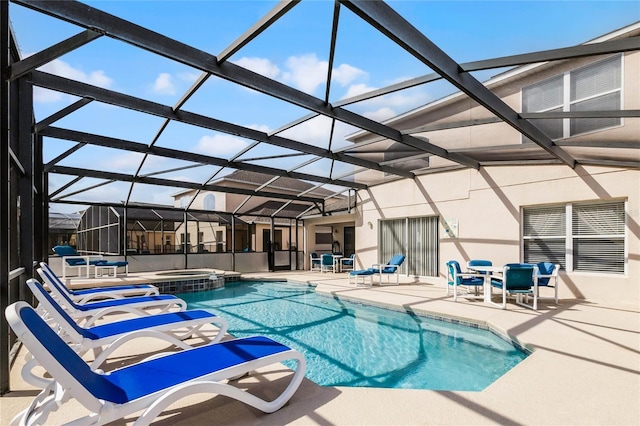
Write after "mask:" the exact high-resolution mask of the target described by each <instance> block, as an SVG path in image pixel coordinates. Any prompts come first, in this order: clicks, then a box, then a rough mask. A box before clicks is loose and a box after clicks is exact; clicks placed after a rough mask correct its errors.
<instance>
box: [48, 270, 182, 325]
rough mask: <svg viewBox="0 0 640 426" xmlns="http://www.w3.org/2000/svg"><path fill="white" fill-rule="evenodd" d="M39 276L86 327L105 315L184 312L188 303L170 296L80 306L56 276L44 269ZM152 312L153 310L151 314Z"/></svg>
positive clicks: (56, 297) (108, 301)
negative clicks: (176, 310) (61, 286)
mask: <svg viewBox="0 0 640 426" xmlns="http://www.w3.org/2000/svg"><path fill="white" fill-rule="evenodd" d="M38 274H39V275H40V276H41V277H42V279H43V280H44V282H45V283H46V284H47V286H48V287H49V289H50V290H51V294H52V295H53V297H54V299H56V301H58V303H60V305H61V306H62V307H63V308H64V309H65V310H66V311H67V313H68V314H69V316H71V318H73V319H74V320H76V321H78V322H79V321H85V323H84V325H85V326H90V325H93V323H94V322H95V321H97V320H98V319H100V318H103V317H104V316H105V315H110V314H113V313H130V314H134V315H137V316H144V315H151V314H152V313H157V312H158V311H159V312H168V311H169V310H171V309H175V308H177V309H178V310H180V311H184V310H185V309H186V308H187V302H185V301H184V300H182V299H180V298H178V297H176V296H173V295H170V294H161V295H159V296H139V297H127V298H124V299H113V300H104V301H99V302H90V303H85V304H82V305H81V304H79V303H76V302H74V301H73V300H71V298H70V297H69V296H67V294H66V293H65V292H64V290H63V289H62V288H60V285H59V284H58V281H57V277H56V276H55V274H53V275H52V274H51V273H50V272H49V271H46V270H44V269H42V268H38ZM150 310H153V312H151V311H150Z"/></svg>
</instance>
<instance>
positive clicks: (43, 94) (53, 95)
mask: <svg viewBox="0 0 640 426" xmlns="http://www.w3.org/2000/svg"><path fill="white" fill-rule="evenodd" d="M62 99H64V94H63V93H60V92H56V91H55V90H49V89H44V88H42V87H37V86H34V87H33V101H34V102H36V103H41V104H49V103H53V102H58V101H61V100H62Z"/></svg>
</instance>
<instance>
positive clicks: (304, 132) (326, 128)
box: [280, 115, 331, 148]
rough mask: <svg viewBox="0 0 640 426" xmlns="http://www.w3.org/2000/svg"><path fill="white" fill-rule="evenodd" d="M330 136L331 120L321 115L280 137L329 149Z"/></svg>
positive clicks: (281, 134)
mask: <svg viewBox="0 0 640 426" xmlns="http://www.w3.org/2000/svg"><path fill="white" fill-rule="evenodd" d="M330 134H331V119H330V118H329V117H325V116H322V115H321V116H318V117H315V118H313V119H311V120H308V121H305V122H304V123H301V124H298V125H297V126H295V127H292V128H291V129H287V130H285V131H284V132H282V133H280V136H283V137H285V138H290V139H293V140H296V141H300V142H304V143H307V144H312V145H315V146H319V147H322V148H327V146H328V145H329V135H330Z"/></svg>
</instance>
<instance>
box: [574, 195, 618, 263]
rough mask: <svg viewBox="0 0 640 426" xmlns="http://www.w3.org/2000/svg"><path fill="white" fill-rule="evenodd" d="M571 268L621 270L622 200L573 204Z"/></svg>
mask: <svg viewBox="0 0 640 426" xmlns="http://www.w3.org/2000/svg"><path fill="white" fill-rule="evenodd" d="M572 219H573V220H572V222H573V253H574V254H573V256H574V270H576V271H598V272H612V273H624V226H625V212H624V203H622V202H616V203H598V204H576V205H574V206H573V218H572Z"/></svg>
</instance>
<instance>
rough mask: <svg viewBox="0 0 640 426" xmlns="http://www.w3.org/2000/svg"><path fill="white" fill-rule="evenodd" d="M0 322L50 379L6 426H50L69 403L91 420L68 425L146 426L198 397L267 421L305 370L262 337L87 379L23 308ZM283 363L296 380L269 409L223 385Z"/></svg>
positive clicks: (84, 367) (74, 358)
mask: <svg viewBox="0 0 640 426" xmlns="http://www.w3.org/2000/svg"><path fill="white" fill-rule="evenodd" d="M5 317H6V319H7V322H8V323H9V326H10V327H11V328H12V329H13V331H14V332H15V333H16V335H18V336H20V340H21V341H22V343H23V344H24V345H25V347H26V348H27V349H28V350H29V352H31V354H32V355H33V356H34V357H35V358H36V359H37V360H38V362H39V363H40V365H42V366H43V367H44V368H45V369H46V371H47V372H48V373H49V374H50V375H51V378H52V382H51V383H50V384H49V385H47V387H45V388H44V389H43V390H42V391H41V392H40V393H39V394H38V395H37V396H36V397H35V399H34V400H33V401H32V402H31V404H29V406H28V407H27V408H26V409H25V410H23V411H22V412H20V413H19V414H18V415H17V416H16V417H14V418H13V420H12V421H11V424H12V425H17V424H23V425H26V424H47V423H50V422H48V421H47V419H48V417H49V415H50V414H51V413H52V412H53V411H56V410H58V409H59V408H60V409H62V410H69V408H70V407H69V406H68V405H67V404H66V403H67V402H68V401H69V400H70V399H75V400H76V401H77V402H79V403H80V404H81V405H82V406H83V407H84V408H86V410H88V412H89V414H87V415H85V413H86V412H84V410H80V411H79V412H77V413H79V415H83V416H84V417H81V418H78V419H75V420H74V421H73V424H96V425H102V424H106V423H111V422H113V421H115V420H118V419H122V418H124V417H127V416H130V415H132V414H135V413H139V412H142V413H141V414H140V415H139V417H138V418H137V420H136V422H135V424H136V425H148V424H149V423H151V422H152V421H153V420H154V419H155V418H156V417H157V416H158V415H159V414H160V413H161V412H162V411H163V410H165V409H166V408H168V407H169V406H170V405H171V404H173V403H175V402H176V401H179V400H182V399H184V398H188V397H190V396H192V395H195V394H202V393H210V394H216V395H222V396H227V397H230V398H233V399H236V400H238V401H240V402H243V403H245V404H248V405H250V406H252V407H254V408H257V409H259V410H261V411H263V412H265V413H272V412H274V411H276V410H278V409H280V408H281V407H282V406H283V405H284V404H285V403H286V402H287V401H289V399H290V398H291V397H292V396H293V394H294V393H295V392H296V390H297V389H298V387H299V386H300V383H301V382H302V379H303V378H304V373H305V370H306V361H305V358H304V355H302V354H301V353H300V352H298V351H296V350H294V349H291V348H289V347H287V346H285V345H283V344H281V343H278V342H276V341H274V340H272V339H270V338H268V337H264V336H254V337H246V338H240V339H233V340H227V341H224V342H219V343H213V344H210V345H204V346H199V347H196V348H191V349H187V350H184V351H181V352H175V353H171V354H168V355H165V356H162V357H158V358H152V359H147V360H145V361H142V362H140V363H137V364H132V365H128V366H126V367H124V368H121V369H117V370H113V371H110V372H109V373H107V374H105V373H103V372H99V371H93V370H92V369H91V367H90V366H89V365H88V364H87V363H86V362H85V361H84V360H83V359H82V358H81V357H80V356H79V355H78V354H77V353H75V352H74V351H73V349H71V348H70V347H69V346H68V345H67V343H66V342H65V341H64V340H62V338H61V337H60V336H59V335H57V334H56V332H55V331H54V330H53V329H52V328H51V327H50V326H49V325H48V324H47V323H46V322H45V321H44V320H43V319H42V318H41V317H40V316H39V315H38V313H37V312H36V311H35V310H34V309H33V308H32V307H31V306H29V305H28V304H27V303H26V302H24V301H21V302H16V303H14V304H12V305H10V306H8V307H7V309H6V310H5ZM287 360H295V361H296V369H295V373H294V374H293V375H292V376H291V379H290V381H289V383H288V385H287V386H286V387H285V389H284V391H282V392H281V393H279V394H277V393H276V395H277V397H276V398H275V399H273V400H271V401H266V400H264V399H262V398H259V397H258V396H256V395H253V394H251V393H249V392H248V391H245V390H243V389H241V388H240V387H235V386H234V385H233V383H235V381H228V379H234V378H238V377H242V376H244V375H246V374H247V373H250V372H252V371H253V370H256V369H258V368H261V367H267V366H271V365H273V364H277V365H280V364H279V363H281V362H283V361H287ZM265 385H267V384H265ZM276 389H278V390H279V389H281V387H280V386H277V388H276ZM274 391H275V389H274ZM272 393H273V392H271V391H270V390H269V391H268V392H266V394H272ZM71 412H72V413H73V411H71Z"/></svg>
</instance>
